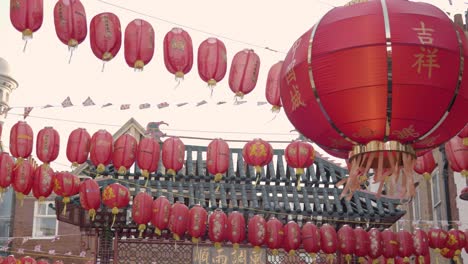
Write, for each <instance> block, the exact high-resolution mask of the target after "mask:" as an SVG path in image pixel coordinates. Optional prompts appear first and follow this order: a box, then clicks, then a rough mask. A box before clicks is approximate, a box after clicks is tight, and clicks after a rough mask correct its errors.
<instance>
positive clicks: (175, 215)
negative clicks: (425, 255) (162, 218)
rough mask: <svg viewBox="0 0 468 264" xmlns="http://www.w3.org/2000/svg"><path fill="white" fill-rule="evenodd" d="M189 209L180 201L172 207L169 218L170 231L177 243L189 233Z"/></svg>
mask: <svg viewBox="0 0 468 264" xmlns="http://www.w3.org/2000/svg"><path fill="white" fill-rule="evenodd" d="M188 215H189V209H188V207H187V206H186V205H185V204H184V203H181V202H179V201H177V202H176V203H174V204H173V205H172V209H171V214H170V217H169V230H170V231H171V232H172V233H173V237H174V239H175V240H176V241H179V240H180V239H181V238H182V237H183V236H184V235H185V232H186V231H187V223H188Z"/></svg>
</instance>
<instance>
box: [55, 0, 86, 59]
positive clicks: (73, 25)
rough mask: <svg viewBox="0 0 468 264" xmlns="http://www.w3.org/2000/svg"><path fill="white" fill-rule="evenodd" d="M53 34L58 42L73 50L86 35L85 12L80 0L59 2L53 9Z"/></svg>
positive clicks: (61, 0) (62, 0) (60, 0)
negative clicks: (55, 34)
mask: <svg viewBox="0 0 468 264" xmlns="http://www.w3.org/2000/svg"><path fill="white" fill-rule="evenodd" d="M54 24H55V32H56V33H57V37H58V38H59V39H60V41H61V42H62V43H63V44H65V45H67V46H68V49H69V50H70V51H71V54H70V59H71V55H72V54H73V50H74V49H75V48H76V47H77V46H78V44H80V43H81V42H83V41H84V40H85V38H86V35H87V34H88V27H87V23H86V11H85V9H84V6H83V4H82V3H81V2H80V0H71V1H70V0H59V1H58V2H57V4H55V7H54Z"/></svg>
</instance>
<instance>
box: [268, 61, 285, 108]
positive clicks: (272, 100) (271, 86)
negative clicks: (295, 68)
mask: <svg viewBox="0 0 468 264" xmlns="http://www.w3.org/2000/svg"><path fill="white" fill-rule="evenodd" d="M282 66H283V61H279V62H277V63H275V64H273V66H271V68H270V70H269V71H268V77H267V83H266V88H265V97H266V100H267V101H268V103H269V104H271V105H272V108H271V111H272V112H274V113H278V112H279V111H280V109H281V98H280V83H281V77H280V76H281V67H282Z"/></svg>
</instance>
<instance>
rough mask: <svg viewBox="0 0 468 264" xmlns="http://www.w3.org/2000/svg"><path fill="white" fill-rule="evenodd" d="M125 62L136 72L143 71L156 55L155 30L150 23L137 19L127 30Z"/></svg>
mask: <svg viewBox="0 0 468 264" xmlns="http://www.w3.org/2000/svg"><path fill="white" fill-rule="evenodd" d="M124 48H125V61H126V62H127V64H128V66H130V67H131V68H134V69H135V70H143V67H144V66H145V65H146V64H148V63H149V62H150V61H151V59H152V58H153V54H154V30H153V27H152V26H151V24H150V23H148V22H147V21H145V20H143V19H135V20H133V21H132V22H130V23H129V24H128V25H127V28H126V29H125V42H124Z"/></svg>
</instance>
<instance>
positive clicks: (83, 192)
mask: <svg viewBox="0 0 468 264" xmlns="http://www.w3.org/2000/svg"><path fill="white" fill-rule="evenodd" d="M80 204H81V207H83V208H84V209H85V210H87V211H88V214H89V217H90V218H91V220H92V221H94V218H95V217H96V211H97V210H98V209H99V207H100V206H101V191H100V189H99V185H98V183H97V182H96V181H95V180H93V179H86V180H84V181H83V182H81V183H80Z"/></svg>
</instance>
